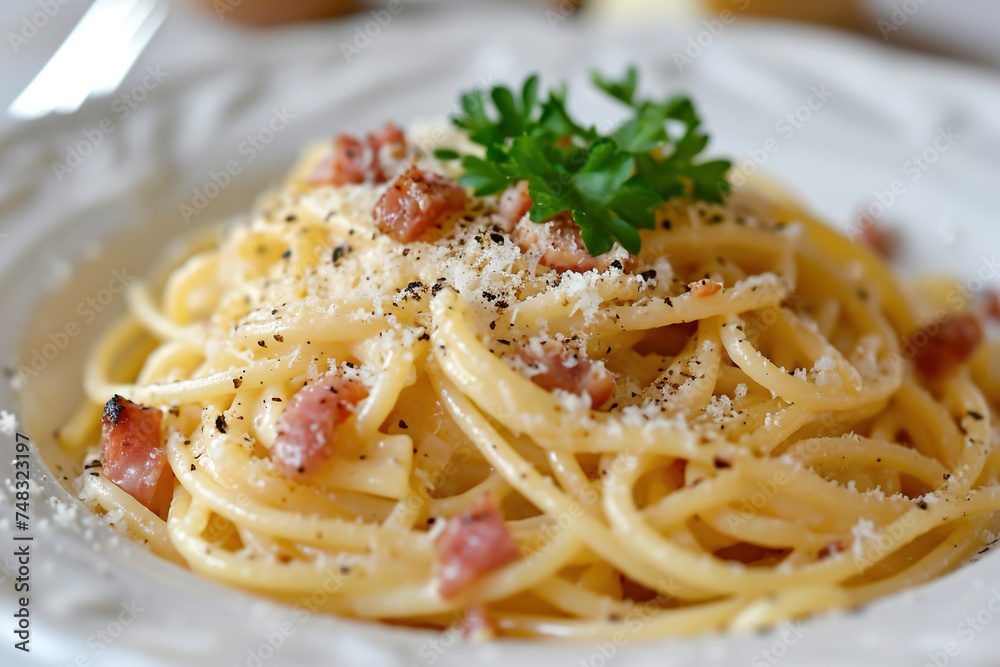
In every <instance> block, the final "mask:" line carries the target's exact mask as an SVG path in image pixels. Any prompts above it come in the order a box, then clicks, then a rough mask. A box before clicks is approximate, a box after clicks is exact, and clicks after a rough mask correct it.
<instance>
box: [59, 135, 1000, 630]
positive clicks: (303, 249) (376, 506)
mask: <svg viewBox="0 0 1000 667" xmlns="http://www.w3.org/2000/svg"><path fill="white" fill-rule="evenodd" d="M463 141H465V140H464V138H463V137H462V136H461V135H459V134H451V135H446V137H445V143H449V142H450V143H449V145H457V144H461V143H462V142H463ZM417 143H418V145H425V144H422V142H417ZM321 152H322V151H319V153H321ZM319 153H318V152H317V151H312V152H310V153H308V154H307V156H306V158H304V162H303V164H302V165H301V166H300V167H299V168H298V169H296V170H295V172H294V173H293V175H292V176H291V177H290V179H289V180H288V182H287V183H286V185H285V186H284V187H283V188H282V189H280V190H279V191H277V192H275V193H273V194H271V195H268V196H267V197H265V198H263V199H262V200H261V201H260V202H259V203H258V205H257V208H256V210H255V212H254V213H253V214H252V215H251V216H249V217H248V218H245V219H240V220H238V221H235V222H234V223H232V224H230V225H228V226H227V227H226V228H224V229H222V230H220V231H219V232H218V233H217V234H216V235H215V237H214V238H212V239H206V237H204V236H203V237H202V238H199V239H197V240H195V241H193V242H191V244H190V246H189V249H188V251H187V252H183V253H181V256H180V258H179V259H174V260H173V261H170V262H168V263H167V264H166V265H165V266H164V267H163V268H162V276H161V278H160V279H156V278H153V279H151V280H150V281H146V282H139V283H137V284H135V285H133V286H132V287H131V291H130V293H129V299H128V305H129V312H128V314H127V315H125V316H124V318H123V319H122V320H121V321H120V322H119V323H117V324H116V325H115V326H114V327H113V328H112V329H111V330H110V331H109V332H108V333H107V335H106V336H105V337H104V338H103V339H102V340H101V342H100V343H99V344H98V345H97V347H96V348H95V349H94V352H93V355H92V356H91V359H90V361H89V363H88V365H87V368H86V372H85V378H84V387H85V390H86V396H87V405H85V406H84V407H83V408H81V410H80V411H79V412H78V413H77V414H76V416H75V417H74V418H73V420H72V421H71V422H70V423H69V424H68V425H67V426H66V427H65V428H64V429H63V430H62V431H61V432H60V438H61V440H62V443H63V445H64V446H65V447H66V448H68V449H70V450H71V451H76V452H78V453H79V455H80V456H81V457H82V459H83V460H84V461H91V460H94V459H98V460H99V459H100V458H101V450H100V448H99V447H97V442H98V434H97V429H98V427H99V421H100V418H101V407H100V406H101V405H102V404H104V403H105V402H106V401H108V399H110V398H112V397H113V396H116V395H117V396H121V397H122V398H123V399H127V400H128V401H132V402H135V403H139V404H143V405H146V406H152V407H156V408H158V409H159V410H161V411H162V413H163V423H164V431H165V435H164V443H165V444H163V447H165V455H166V460H167V462H168V464H169V468H170V471H172V473H173V475H174V477H175V478H176V482H175V484H174V487H173V491H172V502H171V504H170V508H169V513H168V514H167V515H166V518H165V519H164V518H162V517H161V516H157V515H156V514H155V513H154V512H153V511H151V510H150V509H147V507H146V506H143V504H142V503H140V502H139V501H138V500H136V498H134V497H132V496H131V495H129V494H128V493H126V492H125V491H124V490H123V489H121V488H119V487H118V486H117V485H116V484H115V483H114V482H113V481H112V480H111V479H109V478H108V477H107V476H105V474H103V473H101V471H100V468H99V467H90V468H88V470H87V471H86V473H85V474H83V475H81V477H80V479H79V481H78V485H79V487H78V491H79V493H80V497H81V498H82V499H83V500H84V501H85V502H87V503H88V504H89V505H90V506H91V507H92V508H94V509H96V510H98V511H101V512H105V513H112V512H115V513H117V512H119V511H120V512H121V513H122V516H123V517H124V519H125V521H126V523H127V524H128V526H129V528H130V531H131V532H132V533H133V534H134V536H135V537H136V538H138V539H141V540H144V541H146V542H148V543H149V545H150V548H151V549H152V550H153V551H155V552H156V553H158V554H160V555H162V556H164V557H166V558H169V559H171V560H173V561H174V562H177V563H179V564H182V565H185V566H186V567H189V568H190V569H192V570H193V571H195V572H198V573H200V574H203V575H205V576H207V577H210V578H213V579H216V580H219V581H222V582H225V583H228V584H232V585H234V586H238V587H241V588H244V589H247V590H250V591H255V592H258V593H261V594H264V595H268V596H271V597H274V598H276V599H279V600H284V601H288V602H295V601H298V600H301V599H303V597H304V596H308V595H309V594H310V592H311V591H313V590H316V589H318V588H323V589H324V590H325V591H327V593H329V595H328V596H324V597H325V598H326V602H325V603H323V604H322V605H321V608H322V609H324V610H326V611H330V612H334V613H338V614H344V615H348V616H354V617H359V618H364V619H378V620H383V621H390V622H393V623H404V624H407V625H414V626H419V627H429V628H441V627H444V626H446V625H448V624H449V623H451V622H453V621H454V620H455V618H456V616H455V615H456V614H461V613H462V611H463V610H465V609H467V608H469V607H472V606H476V607H477V608H483V609H485V611H486V612H487V613H488V614H489V615H490V617H491V618H493V619H494V622H495V624H496V628H495V631H496V632H497V633H498V634H499V635H501V636H552V637H591V638H593V637H604V636H611V635H612V634H613V633H615V632H617V631H619V630H621V629H622V628H623V619H626V618H634V617H639V618H641V622H638V623H634V624H630V625H629V627H628V632H630V633H631V634H632V636H635V637H644V638H652V637H660V636H665V635H685V634H693V633H698V632H702V631H705V630H726V629H733V630H745V629H754V628H760V627H763V626H767V625H770V624H773V623H775V622H776V621H778V620H780V619H783V618H789V617H801V616H805V615H809V614H813V613H816V612H819V611H822V610H826V609H833V608H848V607H853V606H857V605H860V604H864V603H865V602H867V601H869V600H871V599H873V598H875V597H877V596H882V595H886V594H889V593H892V592H894V591H898V590H900V589H902V588H905V587H908V586H913V585H915V584H918V583H920V582H923V581H926V580H928V579H930V578H932V577H936V576H939V575H941V574H942V573H944V572H947V571H949V570H951V569H953V568H955V567H956V566H958V565H959V564H961V563H962V562H963V561H965V560H967V559H968V558H969V557H970V556H973V555H974V554H976V553H977V552H978V551H980V549H982V548H983V545H984V544H985V543H987V542H989V541H990V539H992V533H991V532H990V530H991V529H995V521H994V519H993V512H995V511H996V510H998V509H1000V485H998V484H1000V480H998V475H1000V456H998V455H997V453H996V452H997V448H996V445H997V442H998V435H997V429H996V423H997V422H996V419H997V412H996V410H995V408H994V406H996V405H997V404H998V401H1000V395H998V394H997V392H996V387H995V385H990V384H989V383H984V382H981V381H980V380H979V379H978V378H979V377H980V376H981V375H982V373H977V372H975V368H974V367H972V366H970V363H969V362H963V363H959V364H956V366H955V367H954V368H953V369H951V370H950V372H949V373H947V374H945V375H942V376H940V377H928V376H926V375H924V374H921V373H920V372H918V371H917V370H916V369H915V367H914V364H913V362H912V360H911V358H910V357H911V356H912V354H908V353H907V351H906V350H905V349H904V347H905V345H906V343H907V341H911V340H915V339H916V338H915V334H916V333H917V332H918V331H921V329H920V327H919V324H921V323H923V320H924V315H923V312H922V310H921V306H920V305H919V303H917V302H916V301H915V300H914V298H913V297H912V296H911V295H909V294H907V293H906V292H904V291H903V290H902V289H901V288H900V287H899V286H898V285H897V283H896V279H895V278H894V277H893V275H892V273H891V271H890V270H889V269H888V268H887V267H886V266H885V265H884V263H882V262H881V260H879V259H878V258H877V257H875V256H874V255H873V254H872V253H871V252H870V251H868V250H867V249H865V248H864V247H862V246H860V245H855V244H853V243H851V242H850V241H848V240H847V239H846V238H843V237H841V236H840V235H838V234H836V233H834V232H833V231H832V230H830V229H828V228H826V227H824V226H823V225H821V224H820V223H818V222H816V221H814V220H813V219H812V218H810V217H809V216H808V215H807V214H806V213H805V212H803V211H802V210H800V209H798V208H796V207H795V206H794V205H792V204H789V203H785V202H781V201H778V200H774V199H768V198H767V197H766V196H764V195H763V194H761V193H759V192H754V191H751V190H741V191H737V192H735V193H733V195H732V196H731V197H730V199H729V200H728V202H727V203H726V204H724V205H721V204H720V205H715V204H704V203H697V202H692V201H688V200H683V199H677V200H671V201H670V202H668V204H667V205H665V206H664V207H663V208H662V209H661V210H660V211H658V213H657V227H656V229H652V230H644V231H643V232H642V241H643V250H642V251H641V252H640V253H639V254H638V255H636V256H633V257H630V256H629V255H628V253H627V252H625V251H624V250H623V249H622V248H620V247H618V246H616V248H615V250H613V251H612V252H611V255H610V264H609V266H607V268H604V269H603V270H601V269H593V270H590V271H587V272H577V271H557V270H553V269H552V268H550V267H548V266H546V263H545V255H544V252H545V248H543V247H541V242H539V243H538V244H536V245H535V246H531V247H527V248H524V247H521V246H519V245H518V244H517V243H515V242H514V241H513V240H512V237H511V235H510V234H509V233H507V232H505V231H503V229H502V228H501V226H500V225H498V223H497V219H498V213H497V210H498V205H499V204H498V201H497V199H496V198H494V197H485V198H472V199H471V200H470V201H469V202H467V203H466V205H465V207H464V209H463V210H461V211H456V212H452V213H447V214H446V215H445V216H444V218H443V220H444V222H443V224H441V225H440V226H439V227H437V228H433V229H431V230H429V231H428V232H426V233H425V234H424V235H423V236H422V237H421V238H419V239H418V240H415V241H410V242H407V243H401V242H398V241H396V240H394V239H393V238H392V237H391V236H390V235H387V234H384V233H381V232H380V231H379V229H378V227H377V226H376V224H375V221H374V219H373V213H372V212H373V210H374V209H375V207H376V203H377V201H378V200H379V198H380V197H381V196H382V195H383V193H384V192H386V190H387V188H391V187H393V186H392V185H391V184H390V185H376V184H372V183H357V184H346V185H329V184H326V185H322V184H320V185H317V184H314V183H310V182H309V179H308V174H310V173H311V172H312V171H313V169H314V167H315V165H316V163H317V161H318V160H320V155H319ZM413 161H414V162H413V164H414V165H416V167H417V168H419V169H422V170H425V171H427V172H429V173H437V174H443V175H445V176H448V177H455V176H456V172H455V167H454V166H452V165H451V164H449V163H446V162H440V161H438V160H436V159H435V158H433V157H432V156H431V155H430V154H429V151H424V152H418V154H417V155H416V156H414V157H413ZM522 224H536V223H528V222H526V221H525V222H523V223H522ZM698 281H709V282H711V283H712V284H713V287H712V288H711V289H693V288H691V285H692V284H697V282H698ZM704 284H706V285H707V284H708V283H704ZM720 287H721V289H720ZM713 290H717V291H714V293H711V292H713ZM993 349H994V348H992V347H989V346H988V345H984V350H989V351H988V352H986V351H984V352H981V353H980V354H979V355H978V356H977V357H975V359H976V360H977V361H974V363H976V364H979V365H980V366H983V365H988V364H989V363H993V361H992V359H993V357H988V356H986V357H984V355H988V354H992V350H993ZM546 359H548V360H550V361H551V360H552V359H556V360H557V361H558V362H559V364H560V365H557V367H556V372H557V373H563V374H565V375H566V377H569V378H571V379H573V381H578V380H580V378H590V379H595V381H598V380H602V379H607V378H611V379H612V380H613V385H608V390H609V393H610V395H606V394H605V395H601V394H600V392H599V391H598V388H595V387H592V386H588V387H587V390H577V391H574V390H573V387H572V386H559V385H558V382H562V379H560V378H556V379H555V380H552V381H553V382H556V386H546V384H545V378H543V377H541V376H542V375H544V373H546V372H548V371H550V370H551V368H547V367H545V363H547V362H545V360H546ZM574 369H576V370H574ZM333 376H338V377H340V376H342V377H345V378H347V379H348V380H349V381H350V382H352V383H357V384H356V385H353V386H357V387H362V386H363V387H364V393H363V398H361V399H360V400H358V401H357V402H356V404H355V405H348V406H346V407H345V405H344V404H343V403H342V402H341V403H338V404H337V405H338V406H339V407H338V409H342V410H343V412H344V416H343V418H342V419H341V418H338V421H337V423H336V428H335V431H333V432H332V433H333V435H332V436H331V438H333V439H332V441H330V442H326V450H324V451H325V456H327V458H326V459H325V460H323V461H322V462H321V463H320V464H319V466H318V468H317V469H316V471H315V472H314V473H310V474H306V473H304V472H303V473H302V475H301V476H296V475H286V474H282V473H281V471H280V470H279V468H278V466H276V464H275V461H274V460H272V456H274V453H275V447H274V445H275V442H276V441H278V440H279V439H280V438H282V437H286V435H284V434H287V432H288V428H289V426H288V423H289V421H288V420H290V419H291V417H290V416H289V414H290V413H291V412H292V411H293V410H295V409H296V408H295V407H294V406H296V405H299V404H301V403H302V402H303V401H304V400H305V399H304V398H297V395H298V394H299V392H301V391H304V390H303V387H304V386H311V385H313V384H315V383H317V382H322V381H324V378H329V377H333ZM345 381H346V380H345ZM977 382H978V384H977ZM980 385H982V386H980ZM331 391H334V393H336V390H331ZM588 391H590V393H589V394H588ZM338 395H339V394H338ZM338 400H340V401H343V400H346V399H344V398H341V399H338ZM592 403H593V404H592ZM331 428H333V426H331ZM300 470H302V469H300ZM293 472H294V470H293ZM488 507H495V510H494V511H495V512H498V513H499V516H500V519H501V520H500V521H499V525H498V526H497V525H494V526H493V527H492V529H491V530H494V529H495V530H494V532H492V533H489V535H490V538H489V539H494V538H496V534H497V533H496V531H500V533H501V534H502V536H503V535H505V536H508V537H506V538H504V539H510V540H512V541H513V544H514V545H515V546H516V554H515V555H514V556H513V557H512V558H510V559H506V561H505V562H503V563H501V564H500V565H499V566H496V567H492V566H491V567H489V568H486V569H484V570H483V571H481V572H478V571H477V573H476V575H477V576H475V577H474V581H473V582H472V583H471V584H470V585H469V586H467V587H465V588H463V589H462V590H461V591H460V592H459V593H458V594H455V595H443V594H442V591H441V588H440V582H441V578H442V576H443V575H442V572H443V569H444V565H443V562H444V560H445V559H446V553H445V551H444V548H443V547H442V540H443V538H442V534H443V529H444V527H445V526H446V525H449V524H450V523H451V522H454V521H463V520H465V521H467V522H468V521H470V517H475V516H476V512H481V514H482V516H493V515H492V514H490V510H488V509H482V508H488ZM475 508H481V509H475ZM463 517H464V519H463ZM484 539H486V538H484ZM497 539H499V538H497ZM470 545H471V546H470ZM474 546H475V545H474V544H472V543H471V542H469V543H465V544H462V543H460V544H458V545H457V547H456V548H457V549H459V551H461V553H468V550H469V549H472V548H473V547H474ZM331 577H333V579H332V581H333V582H334V584H333V585H332V586H331V585H330V582H331ZM640 609H641V611H642V614H641V615H640V616H636V612H637V610H640Z"/></svg>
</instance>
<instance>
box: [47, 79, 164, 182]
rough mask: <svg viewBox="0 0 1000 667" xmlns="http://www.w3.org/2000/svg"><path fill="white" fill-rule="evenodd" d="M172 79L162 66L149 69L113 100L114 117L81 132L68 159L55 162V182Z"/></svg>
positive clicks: (102, 120)
mask: <svg viewBox="0 0 1000 667" xmlns="http://www.w3.org/2000/svg"><path fill="white" fill-rule="evenodd" d="M169 76H170V72H165V71H163V68H162V67H161V66H160V65H156V66H155V67H154V66H153V65H149V66H147V67H146V75H145V76H143V77H142V80H141V81H140V82H139V83H138V84H136V85H135V86H133V87H132V88H130V89H129V90H126V91H125V92H123V93H121V94H120V95H118V96H116V97H115V98H114V99H113V100H111V106H110V107H109V109H110V111H111V115H109V116H105V117H104V118H102V119H101V120H100V122H98V123H97V127H91V128H87V129H84V130H81V131H80V134H81V135H82V136H83V138H82V139H80V140H78V141H77V142H76V143H73V144H66V146H65V151H66V152H65V155H64V156H63V159H62V161H58V160H56V161H53V162H52V172H53V173H54V174H55V176H56V179H57V180H58V181H59V182H60V183H62V180H63V179H64V178H65V177H66V176H67V175H69V174H71V173H73V171H74V170H76V168H77V167H79V166H80V165H81V164H83V161H84V160H85V159H86V158H87V156H89V155H90V154H91V153H93V152H94V149H96V148H97V147H98V146H100V145H101V144H102V143H103V142H104V139H105V138H106V137H107V136H108V135H109V134H112V133H114V132H115V130H117V129H118V126H119V124H120V123H121V122H122V121H124V120H125V119H126V118H128V117H129V116H130V115H132V112H133V111H134V110H135V109H136V108H138V106H139V105H140V104H141V103H142V102H143V101H144V100H145V99H146V98H147V97H148V96H149V94H150V93H151V92H152V91H154V90H156V88H157V87H159V85H160V84H161V83H163V81H164V80H165V79H166V78H167V77H169Z"/></svg>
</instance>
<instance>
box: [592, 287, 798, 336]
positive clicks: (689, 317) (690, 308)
mask: <svg viewBox="0 0 1000 667" xmlns="http://www.w3.org/2000/svg"><path fill="white" fill-rule="evenodd" d="M787 296H788V287H787V286H786V285H785V283H784V281H783V280H782V279H781V278H779V277H778V276H775V275H773V274H763V275H756V276H753V277H751V278H747V279H746V280H741V281H740V282H738V283H736V285H734V286H732V287H727V288H724V289H722V290H720V291H719V292H716V293H715V294H713V295H711V296H695V295H694V294H693V293H691V292H687V293H684V294H679V295H677V296H672V297H665V298H663V299H661V300H656V301H653V302H651V303H648V304H647V303H642V302H640V303H639V304H638V305H628V306H613V307H611V308H610V309H608V311H607V313H608V314H607V315H606V317H610V318H612V319H614V320H615V321H617V322H618V323H619V324H620V325H621V326H622V327H623V328H624V329H626V330H628V331H631V330H635V329H642V330H645V329H655V328H657V327H664V326H667V325H670V324H680V323H683V322H694V321H696V320H703V319H707V318H709V317H715V316H718V315H727V314H729V313H742V312H746V311H748V310H757V309H758V308H767V307H773V306H776V305H778V304H779V303H781V301H782V300H783V299H785V298H786V297H787Z"/></svg>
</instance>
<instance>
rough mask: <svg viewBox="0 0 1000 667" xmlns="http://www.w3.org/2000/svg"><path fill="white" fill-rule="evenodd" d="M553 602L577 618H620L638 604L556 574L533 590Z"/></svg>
mask: <svg viewBox="0 0 1000 667" xmlns="http://www.w3.org/2000/svg"><path fill="white" fill-rule="evenodd" d="M531 592H532V593H533V594H534V595H537V596H538V597H540V598H542V599H543V600H545V601H547V602H549V603H551V604H552V605H553V606H554V607H556V608H557V609H559V610H560V611H562V612H564V613H566V614H568V615H570V616H575V617H577V618H603V619H607V618H608V617H610V616H612V615H614V616H618V617H619V618H622V617H625V616H627V615H628V614H630V613H632V612H634V611H635V610H636V608H637V605H636V603H635V602H634V601H632V600H616V599H615V598H612V597H610V596H607V595H601V594H599V593H595V592H594V591H591V590H588V589H586V588H584V587H582V586H579V585H577V584H574V583H571V582H569V581H567V580H566V579H564V578H562V577H559V576H556V577H552V578H551V579H549V580H548V581H546V582H544V583H542V584H539V585H538V586H536V587H535V588H533V589H532V591H531Z"/></svg>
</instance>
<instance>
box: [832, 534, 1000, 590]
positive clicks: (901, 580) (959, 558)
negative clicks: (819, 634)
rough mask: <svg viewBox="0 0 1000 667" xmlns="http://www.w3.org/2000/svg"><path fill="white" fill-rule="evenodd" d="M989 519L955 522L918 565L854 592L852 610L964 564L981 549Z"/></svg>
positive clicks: (857, 588)
mask: <svg viewBox="0 0 1000 667" xmlns="http://www.w3.org/2000/svg"><path fill="white" fill-rule="evenodd" d="M989 521H990V518H989V517H988V516H986V517H981V518H977V519H967V520H965V521H959V522H956V526H955V530H952V531H951V532H950V534H949V535H948V537H947V538H945V539H943V540H941V541H940V542H939V543H938V544H937V545H936V546H935V547H934V549H932V550H931V551H930V553H928V554H926V555H925V556H923V557H922V558H920V560H919V561H917V562H916V563H914V564H910V565H909V567H906V568H905V569H904V570H902V571H899V572H895V573H893V574H891V575H890V576H888V577H886V578H884V579H880V580H879V581H877V582H874V583H870V584H864V585H861V586H857V587H855V588H851V589H849V590H848V593H849V595H850V598H851V606H856V605H862V604H866V603H867V602H870V601H871V600H874V599H875V598H878V597H882V596H883V595H888V594H889V593H893V592H895V591H899V590H903V589H904V588H910V587H912V586H917V585H920V584H922V583H924V582H926V581H929V580H931V579H933V578H934V577H937V576H939V575H941V574H943V573H944V572H947V571H948V570H950V569H952V568H953V567H955V566H957V565H959V564H961V563H962V562H964V561H965V560H966V559H967V558H969V557H970V556H971V555H973V553H975V552H976V551H977V550H978V549H980V547H981V546H982V544H981V542H980V541H979V540H978V539H977V536H978V535H981V534H982V531H983V529H984V528H985V527H986V526H987V524H988V523H989Z"/></svg>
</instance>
